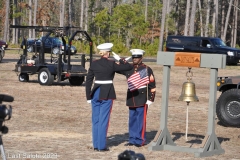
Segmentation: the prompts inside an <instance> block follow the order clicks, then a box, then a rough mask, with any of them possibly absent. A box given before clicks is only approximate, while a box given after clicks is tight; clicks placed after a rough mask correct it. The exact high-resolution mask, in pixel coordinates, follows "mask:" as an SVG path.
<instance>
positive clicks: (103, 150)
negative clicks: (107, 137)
mask: <svg viewBox="0 0 240 160" xmlns="http://www.w3.org/2000/svg"><path fill="white" fill-rule="evenodd" d="M97 151H98V152H106V151H110V149H109V148H104V149H98V150H97Z"/></svg>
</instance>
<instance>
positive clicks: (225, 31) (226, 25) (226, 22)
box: [222, 0, 233, 42]
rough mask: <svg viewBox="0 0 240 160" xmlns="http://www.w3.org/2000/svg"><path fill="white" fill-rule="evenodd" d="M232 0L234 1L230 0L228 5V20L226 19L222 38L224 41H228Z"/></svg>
mask: <svg viewBox="0 0 240 160" xmlns="http://www.w3.org/2000/svg"><path fill="white" fill-rule="evenodd" d="M232 2H233V0H230V3H229V6H228V11H227V16H226V21H225V26H224V31H223V39H222V40H223V41H224V42H225V41H226V35H227V28H228V22H229V16H230V12H231V8H232Z"/></svg>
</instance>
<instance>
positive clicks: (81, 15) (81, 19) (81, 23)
mask: <svg viewBox="0 0 240 160" xmlns="http://www.w3.org/2000/svg"><path fill="white" fill-rule="evenodd" d="M83 11H84V0H81V11H80V28H81V29H83Z"/></svg>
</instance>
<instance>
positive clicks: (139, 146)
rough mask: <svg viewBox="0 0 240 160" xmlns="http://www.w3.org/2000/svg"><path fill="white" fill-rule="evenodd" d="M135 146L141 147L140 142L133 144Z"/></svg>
mask: <svg viewBox="0 0 240 160" xmlns="http://www.w3.org/2000/svg"><path fill="white" fill-rule="evenodd" d="M134 146H135V147H142V145H140V144H134Z"/></svg>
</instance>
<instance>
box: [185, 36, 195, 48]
mask: <svg viewBox="0 0 240 160" xmlns="http://www.w3.org/2000/svg"><path fill="white" fill-rule="evenodd" d="M184 46H195V47H196V46H198V41H197V40H196V39H194V38H186V39H184Z"/></svg>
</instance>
